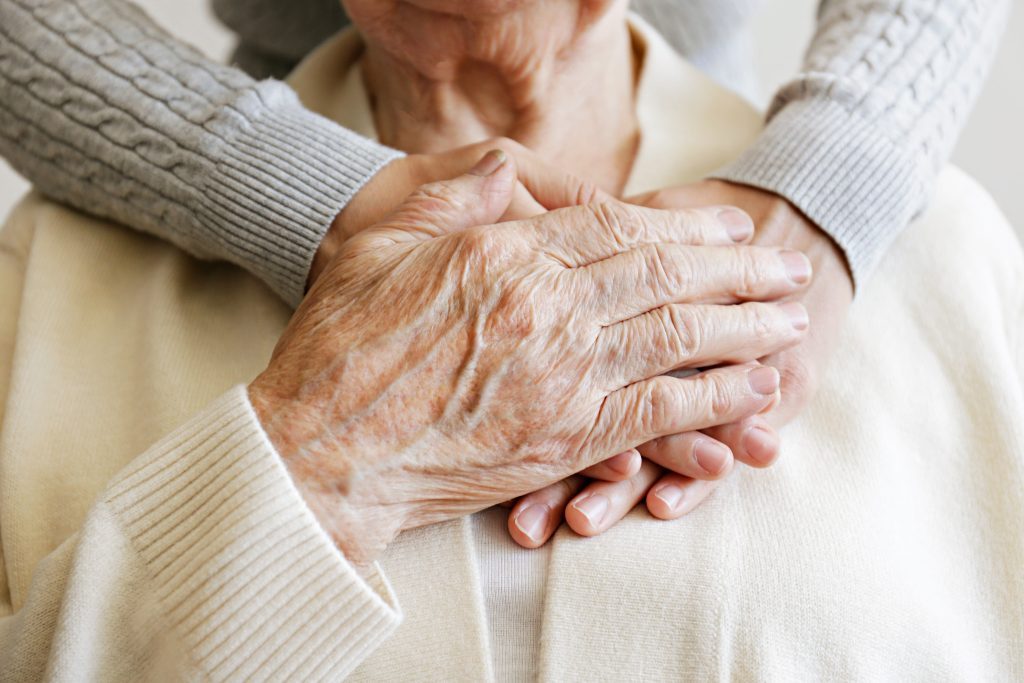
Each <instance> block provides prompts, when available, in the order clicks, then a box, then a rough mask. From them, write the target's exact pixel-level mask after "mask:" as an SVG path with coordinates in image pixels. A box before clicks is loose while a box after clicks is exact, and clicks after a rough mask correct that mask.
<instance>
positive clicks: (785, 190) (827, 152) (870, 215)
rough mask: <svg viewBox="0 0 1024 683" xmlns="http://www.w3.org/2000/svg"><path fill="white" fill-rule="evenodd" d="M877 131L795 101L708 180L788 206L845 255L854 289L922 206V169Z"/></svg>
mask: <svg viewBox="0 0 1024 683" xmlns="http://www.w3.org/2000/svg"><path fill="white" fill-rule="evenodd" d="M878 126H879V123H878V122H877V121H871V120H868V119H866V118H864V117H863V115H862V114H858V113H856V112H850V111H847V109H846V108H844V107H843V106H842V105H840V104H837V103H836V102H833V101H830V100H822V99H808V100H796V101H793V102H790V103H788V104H786V105H785V106H784V107H782V108H781V109H780V110H779V111H778V113H777V114H776V115H775V116H774V118H772V119H771V121H770V122H769V123H768V125H767V127H766V128H765V130H764V131H763V132H762V133H761V136H760V137H759V138H758V139H757V140H756V141H755V142H754V144H753V145H752V146H751V147H750V148H748V149H747V150H746V151H745V152H744V153H743V154H742V155H741V156H740V157H739V158H738V159H737V160H736V161H734V162H733V163H731V164H729V165H728V166H726V167H725V168H723V169H721V170H719V171H717V172H716V173H714V174H712V175H713V177H716V178H721V179H723V180H729V181H732V182H736V183H743V184H745V185H752V186H754V187H759V188H761V189H765V190H769V191H771V192H774V193H776V194H778V195H781V196H783V197H785V198H786V199H788V200H789V201H790V202H792V203H793V204H794V205H795V206H796V207H797V208H799V209H800V210H801V211H803V212H804V213H805V214H806V215H807V217H808V218H810V219H811V220H812V221H814V223H815V224H817V225H818V226H819V227H821V229H822V230H824V231H825V232H826V233H828V234H829V235H830V236H831V237H832V239H834V240H835V241H836V243H837V244H838V245H839V246H840V248H842V250H843V253H844V254H846V259H847V262H848V263H849V265H850V270H851V272H852V273H853V277H854V285H855V286H856V285H858V284H859V283H863V282H864V281H865V279H866V278H867V276H868V275H869V274H870V272H871V270H872V269H873V267H874V266H875V264H876V263H877V262H878V260H879V259H880V258H881V256H882V254H884V253H885V250H886V249H887V248H888V247H889V245H890V244H891V243H892V241H893V240H894V239H895V238H896V236H897V235H898V234H899V233H900V231H901V230H903V228H904V227H906V225H907V223H908V222H909V220H910V218H911V216H912V214H913V213H914V211H915V210H916V208H917V207H918V206H920V205H921V204H922V202H923V200H924V189H923V188H924V187H925V185H924V182H923V177H924V174H923V173H922V169H921V168H920V166H919V163H918V162H917V161H915V159H914V157H913V156H912V155H911V154H909V153H908V152H907V150H904V149H900V148H899V147H897V146H896V145H895V144H893V143H892V142H891V141H890V139H889V138H888V137H887V135H886V134H885V131H881V130H879V127H878Z"/></svg>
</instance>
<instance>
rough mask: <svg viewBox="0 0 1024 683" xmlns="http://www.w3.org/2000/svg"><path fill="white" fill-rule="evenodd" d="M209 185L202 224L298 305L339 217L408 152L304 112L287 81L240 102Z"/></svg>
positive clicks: (263, 86)
mask: <svg viewBox="0 0 1024 683" xmlns="http://www.w3.org/2000/svg"><path fill="white" fill-rule="evenodd" d="M231 110H232V112H233V113H234V114H235V116H230V117H226V118H227V120H229V121H230V123H231V125H226V126H223V130H222V131H221V134H220V135H216V136H214V135H211V140H215V142H214V143H213V144H214V147H215V149H214V157H215V158H214V162H215V164H216V166H215V170H214V172H213V173H211V174H210V175H209V178H208V179H207V182H206V188H205V189H206V192H205V196H204V200H205V209H206V211H207V215H206V216H205V218H206V220H205V221H204V223H206V224H207V225H211V226H217V231H218V232H220V233H221V237H222V239H221V241H222V243H223V246H224V248H225V249H227V250H228V252H229V254H230V257H232V260H234V261H235V262H237V263H240V265H242V266H243V267H245V268H247V269H248V270H250V271H251V272H253V273H254V274H255V275H256V276H257V277H259V278H260V279H261V280H263V281H264V282H267V283H269V284H270V286H271V287H272V288H273V289H274V291H275V292H277V293H278V294H279V295H280V296H281V297H282V298H283V299H284V300H285V301H287V302H288V303H289V304H291V305H292V306H295V305H297V304H298V302H299V301H300V300H301V299H302V296H303V294H304V292H305V287H306V280H307V278H308V275H309V268H310V264H311V263H312V262H313V255H314V254H315V253H316V250H317V248H318V247H319V246H320V242H321V241H322V240H323V237H324V233H326V232H327V229H328V228H329V227H330V225H331V222H332V221H333V220H334V218H335V216H337V215H338V213H339V212H340V211H341V210H342V209H343V208H344V207H345V205H346V204H347V203H348V202H349V200H350V199H352V197H353V196H354V195H355V194H356V192H358V191H359V189H360V188H362V186H363V184H364V183H366V181H367V180H369V179H370V178H371V177H373V175H374V174H375V173H377V171H378V170H380V168H381V167H382V166H384V165H385V164H386V163H388V162H389V161H391V160H393V159H395V158H396V157H399V156H402V154H401V152H397V151H395V150H393V149H390V148H388V147H384V146H382V145H380V144H378V143H376V142H374V141H372V140H368V139H366V138H364V137H361V136H359V135H357V134H355V133H353V132H351V131H349V130H347V129H345V128H342V127H341V126H339V125H337V124H336V123H334V122H333V121H330V120H328V119H326V118H324V117H322V116H319V115H317V114H314V113H312V112H310V111H309V110H307V109H305V108H304V107H303V106H302V105H301V104H300V102H299V100H298V98H297V97H296V95H295V93H294V92H293V91H292V89H291V88H289V87H288V86H287V85H285V84H284V83H280V82H277V81H265V82H263V83H260V84H258V85H257V86H256V87H255V88H254V89H252V90H249V91H247V92H245V93H243V94H242V95H241V96H240V97H239V98H238V99H236V100H235V101H234V102H233V103H232V105H231Z"/></svg>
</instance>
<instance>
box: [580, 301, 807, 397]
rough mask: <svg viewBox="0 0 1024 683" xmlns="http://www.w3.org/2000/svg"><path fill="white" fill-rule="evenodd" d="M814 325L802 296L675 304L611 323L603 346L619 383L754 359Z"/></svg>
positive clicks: (783, 345) (601, 339) (787, 343)
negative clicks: (774, 300)
mask: <svg viewBox="0 0 1024 683" xmlns="http://www.w3.org/2000/svg"><path fill="white" fill-rule="evenodd" d="M808 325H809V321H808V317H807V311H806V309H805V308H804V307H803V305H802V304H799V303H797V302H788V303H784V304H763V303H747V304H741V305H738V306H699V305H697V306H693V305H687V304H681V305H680V304H669V305H667V306H662V307H660V308H656V309H654V310H653V311H650V312H649V313H644V314H643V315H638V316H636V317H634V318H630V319H629V320H624V321H623V322H621V323H618V324H615V325H611V326H609V327H605V328H604V329H602V330H601V332H600V335H599V337H598V344H599V345H600V346H599V347H598V348H601V349H604V351H605V353H606V354H607V363H608V367H609V368H610V369H611V372H612V375H611V378H610V379H611V382H612V384H613V386H614V387H615V388H618V387H621V386H625V385H626V384H631V383H633V382H637V381H640V380H642V379H646V378H648V377H653V376H655V375H660V374H662V373H665V372H669V371H671V370H675V369H678V368H699V367H707V366H709V365H719V364H725V363H746V362H749V361H753V360H756V359H757V358H762V357H763V356H766V355H768V354H770V353H774V352H775V351H779V350H781V349H784V348H788V347H790V346H793V345H794V344H797V343H799V342H800V340H801V339H803V338H804V336H805V335H806V332H807V328H808ZM637 348H642V349H644V351H645V353H643V354H638V353H636V349H637Z"/></svg>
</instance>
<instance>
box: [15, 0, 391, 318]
mask: <svg viewBox="0 0 1024 683" xmlns="http://www.w3.org/2000/svg"><path fill="white" fill-rule="evenodd" d="M0 154H3V156H4V157H6V158H7V159H8V160H9V161H10V163H11V164H12V165H13V166H14V167H15V168H16V169H17V170H19V171H20V172H21V173H23V174H24V175H26V176H27V177H28V178H29V179H30V180H31V181H32V182H33V183H34V184H35V185H36V186H37V187H38V188H39V189H40V190H41V191H43V192H44V193H46V194H49V195H50V196H52V197H55V198H57V199H59V200H61V201H64V202H67V203H69V204H71V205H73V206H75V207H77V208H80V209H83V210H86V211H89V212H91V213H94V214H98V215H102V216H106V217H110V218H113V219H115V220H117V221H119V222H122V223H124V224H126V225H129V226H132V227H135V228H138V229H141V230H145V231H147V232H151V233H153V234H155V235H158V236H160V237H162V238H165V239H169V240H171V241H173V242H175V243H176V244H178V245H179V246H181V247H183V248H184V249H186V250H188V251H190V252H191V253H193V254H195V255H197V256H200V257H204V258H218V259H225V260H228V261H231V262H234V263H236V264H239V265H241V266H242V267H244V268H246V269H248V270H250V271H251V272H253V273H254V274H255V275H256V276H257V277H259V278H260V279H262V280H264V281H265V282H266V283H267V284H269V285H270V286H271V287H272V288H273V289H274V290H275V291H276V292H277V293H278V294H279V295H281V296H282V297H283V298H284V299H285V300H287V301H289V302H290V303H293V304H294V303H296V302H297V301H298V299H299V298H301V296H302V293H303V291H304V287H305V283H306V279H307V276H308V271H309V265H310V263H311V261H312V258H313V255H314V253H315V252H316V248H317V247H318V245H319V243H320V240H321V238H322V237H323V235H324V233H325V231H326V230H327V228H328V227H329V226H330V224H331V221H332V220H333V219H334V217H335V216H336V215H337V214H338V212H339V211H340V210H341V209H342V208H343V207H344V206H345V204H346V203H347V202H348V200H349V199H350V198H351V197H352V196H353V195H354V194H355V192H356V191H358V190H359V188H360V187H361V186H362V184H363V183H364V182H365V181H366V180H367V179H369V178H370V177H372V175H373V174H374V173H375V172H376V171H377V170H378V169H379V168H380V167H381V166H382V165H383V164H384V163H386V162H387V161H389V160H390V159H392V158H394V156H395V154H396V153H395V152H393V151H391V150H388V149H387V148H384V147H381V146H380V145H377V144H376V143H373V142H371V141H369V140H366V139H363V138H360V137H359V136H357V135H355V134H353V133H351V132H349V131H346V130H345V129H343V128H341V127H339V126H337V125H336V124H334V123H331V122H329V121H327V120H326V119H323V118H322V117H319V116H316V115H314V114H312V113H310V112H308V111H307V110H305V109H304V108H303V107H302V106H301V104H299V102H298V101H297V99H296V98H295V96H294V94H293V93H292V91H291V90H290V89H289V88H288V87H287V86H285V85H283V84H281V83H277V82H272V81H267V82H263V83H257V82H255V81H253V80H252V79H250V78H249V77H247V76H246V75H244V74H243V73H242V72H240V71H238V70H236V69H233V68H229V67H225V66H221V65H218V64H216V63H214V62H211V61H210V60H208V59H206V58H205V57H203V56H202V55H201V54H199V53H198V52H196V51H195V50H193V49H192V48H190V47H188V46H186V45H184V44H182V43H180V42H178V41H176V40H175V39H173V38H172V37H170V36H168V35H167V34H166V33H164V32H163V31H161V30H160V29H159V28H158V27H156V26H155V25H154V24H153V23H152V22H151V20H150V19H149V18H148V17H146V16H145V14H144V13H142V12H141V11H140V10H139V9H138V8H137V7H135V6H134V5H132V4H131V3H128V2H122V1H119V0H76V1H75V2H55V1H53V0H0Z"/></svg>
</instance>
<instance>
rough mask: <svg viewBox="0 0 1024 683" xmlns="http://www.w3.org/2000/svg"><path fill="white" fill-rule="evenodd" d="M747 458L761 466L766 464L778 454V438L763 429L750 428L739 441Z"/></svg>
mask: <svg viewBox="0 0 1024 683" xmlns="http://www.w3.org/2000/svg"><path fill="white" fill-rule="evenodd" d="M740 443H742V444H743V450H745V451H746V452H747V457H749V458H751V459H753V460H756V461H758V462H759V463H762V464H765V465H766V464H768V463H770V462H771V461H772V460H774V459H775V456H776V455H777V454H778V452H779V437H778V436H776V435H775V434H774V433H772V432H770V431H768V430H767V429H765V428H764V427H751V428H750V429H748V430H747V431H745V432H744V433H743V438H742V439H741V440H740Z"/></svg>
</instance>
